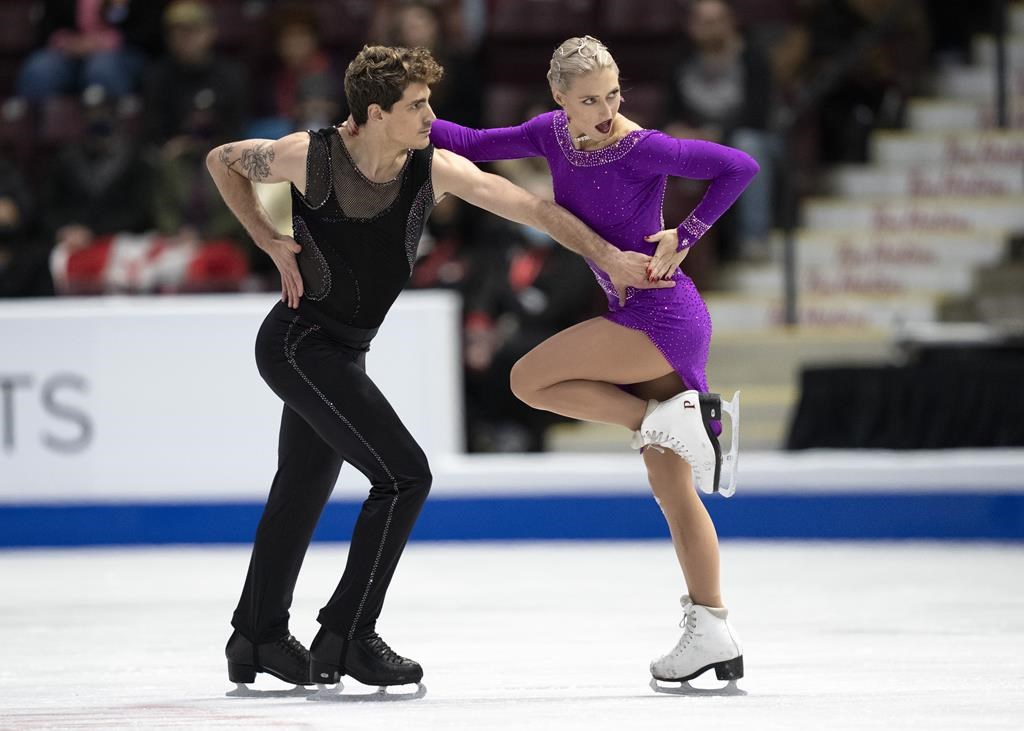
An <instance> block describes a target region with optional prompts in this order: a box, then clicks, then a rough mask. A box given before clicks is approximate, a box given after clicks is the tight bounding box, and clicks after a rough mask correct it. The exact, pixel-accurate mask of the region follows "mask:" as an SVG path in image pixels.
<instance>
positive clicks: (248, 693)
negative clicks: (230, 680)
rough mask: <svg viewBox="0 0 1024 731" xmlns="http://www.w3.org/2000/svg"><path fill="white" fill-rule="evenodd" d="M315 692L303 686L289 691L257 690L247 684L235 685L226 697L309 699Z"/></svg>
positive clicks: (297, 686)
mask: <svg viewBox="0 0 1024 731" xmlns="http://www.w3.org/2000/svg"><path fill="white" fill-rule="evenodd" d="M315 692H316V689H314V688H308V687H304V686H301V685H296V686H295V687H294V688H288V689H287V690H257V689H256V688H250V687H249V686H248V685H246V684H245V683H235V689H234V690H229V691H228V692H227V693H225V694H224V695H226V696H227V697H228V698H296V697H298V698H302V697H308V696H309V695H311V694H313V693H315Z"/></svg>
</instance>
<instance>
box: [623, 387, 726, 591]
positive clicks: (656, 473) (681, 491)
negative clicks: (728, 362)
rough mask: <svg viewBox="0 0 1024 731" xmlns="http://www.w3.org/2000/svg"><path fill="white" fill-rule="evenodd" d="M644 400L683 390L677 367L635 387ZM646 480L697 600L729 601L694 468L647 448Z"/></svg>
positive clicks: (672, 455)
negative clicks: (724, 591)
mask: <svg viewBox="0 0 1024 731" xmlns="http://www.w3.org/2000/svg"><path fill="white" fill-rule="evenodd" d="M631 390H632V391H633V392H634V393H635V394H636V395H637V396H638V397H640V398H641V399H656V400H658V401H664V400H665V399H667V398H670V397H672V396H674V395H676V394H677V393H679V392H681V391H683V390H684V386H683V383H682V380H681V379H680V378H679V375H678V374H676V373H675V372H673V373H670V374H669V375H667V376H663V377H662V378H658V379H655V380H652V381H648V382H647V383H638V384H635V385H633V386H631ZM643 457H644V463H645V464H646V465H647V479H648V480H649V481H650V483H651V490H652V491H653V492H654V497H655V498H656V499H657V501H658V504H659V505H660V506H661V511H662V513H664V515H665V521H666V522H667V523H668V529H669V532H670V533H671V534H672V545H673V547H674V548H675V550H676V557H677V558H678V559H679V566H680V567H681V568H682V570H683V579H684V580H685V582H686V588H687V592H688V593H689V595H690V599H692V600H693V603H694V604H703V605H704V606H707V607H721V606H725V605H724V604H723V603H722V590H721V583H720V577H719V557H718V534H717V532H716V531H715V524H714V523H713V522H712V520H711V516H710V515H708V511H707V508H705V507H704V503H703V501H702V500H701V499H700V497H699V496H698V494H697V491H696V490H695V489H694V485H693V471H692V470H691V469H690V465H689V464H687V463H686V461H685V460H684V459H682V458H680V457H679V456H678V455H676V454H675V453H674V452H670V451H666V452H664V453H662V452H659V451H657V450H656V449H649V448H648V449H645V450H644V452H643Z"/></svg>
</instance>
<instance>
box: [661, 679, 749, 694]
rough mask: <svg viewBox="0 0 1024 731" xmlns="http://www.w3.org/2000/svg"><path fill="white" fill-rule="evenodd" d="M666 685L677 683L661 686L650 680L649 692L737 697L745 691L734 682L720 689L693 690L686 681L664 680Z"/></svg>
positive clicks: (731, 681)
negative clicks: (675, 684) (676, 684)
mask: <svg viewBox="0 0 1024 731" xmlns="http://www.w3.org/2000/svg"><path fill="white" fill-rule="evenodd" d="M663 682H666V683H679V685H678V686H668V685H661V684H659V683H658V680H657V679H656V678H651V690H653V691H654V692H655V693H667V694H668V695H689V696H739V695H746V694H747V691H745V690H743V689H742V688H739V687H738V686H737V685H736V681H735V680H730V681H729V682H728V683H726V684H725V685H724V686H723V687H721V688H694V687H693V686H692V685H690V681H688V680H666V681H663Z"/></svg>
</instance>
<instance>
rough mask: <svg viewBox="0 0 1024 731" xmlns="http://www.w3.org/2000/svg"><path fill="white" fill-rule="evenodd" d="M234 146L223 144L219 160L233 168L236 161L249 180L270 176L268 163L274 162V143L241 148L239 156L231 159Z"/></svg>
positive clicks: (263, 178) (258, 179)
mask: <svg viewBox="0 0 1024 731" xmlns="http://www.w3.org/2000/svg"><path fill="white" fill-rule="evenodd" d="M234 147H235V146H234V145H225V146H224V147H223V148H222V149H221V151H220V161H221V162H222V163H224V165H226V166H227V167H229V168H232V169H234V165H235V164H236V163H238V164H239V165H241V167H242V171H243V173H244V174H245V176H246V177H247V178H249V180H254V181H256V182H260V181H262V180H266V179H267V178H268V177H270V163H272V162H274V145H273V143H272V142H271V143H267V144H262V145H256V146H255V147H251V148H249V149H246V150H242V154H241V157H239V158H237V159H235V160H232V159H231V152H232V151H233V150H234Z"/></svg>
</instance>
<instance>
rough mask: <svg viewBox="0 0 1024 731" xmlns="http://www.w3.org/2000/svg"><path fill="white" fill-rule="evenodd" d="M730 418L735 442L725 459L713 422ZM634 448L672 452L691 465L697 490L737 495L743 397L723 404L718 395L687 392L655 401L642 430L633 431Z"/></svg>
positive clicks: (641, 426)
mask: <svg viewBox="0 0 1024 731" xmlns="http://www.w3.org/2000/svg"><path fill="white" fill-rule="evenodd" d="M723 411H724V412H725V413H726V414H728V415H729V419H730V421H731V426H732V440H731V443H730V444H729V452H728V453H727V454H726V455H725V457H724V458H723V457H722V448H721V446H720V445H719V443H718V437H717V436H715V433H714V432H713V431H712V430H711V422H712V421H716V420H720V419H721V418H722V412H723ZM630 446H631V447H632V448H633V449H643V448H644V447H654V448H655V449H657V450H659V451H664V449H671V450H672V451H673V452H675V453H676V454H678V455H679V456H680V457H682V458H683V459H685V460H686V461H687V462H689V463H690V467H692V468H693V481H694V483H695V484H696V485H697V489H698V490H700V491H701V492H705V493H708V494H711V493H714V492H717V493H720V494H721V495H722V496H723V497H731V496H732V495H733V493H735V492H736V467H737V465H738V463H739V446H740V394H739V391H737V392H736V393H735V394H734V395H733V397H732V401H727V402H725V403H722V397H721V396H719V395H718V394H717V393H698V392H697V391H683V392H682V393H680V394H677V395H675V396H673V397H672V398H670V399H667V400H665V401H661V402H658V401H654V400H651V401H649V402H648V404H647V413H645V414H644V420H643V423H642V424H641V425H640V429H639V430H638V431H635V432H633V441H632V442H631V444H630Z"/></svg>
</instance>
